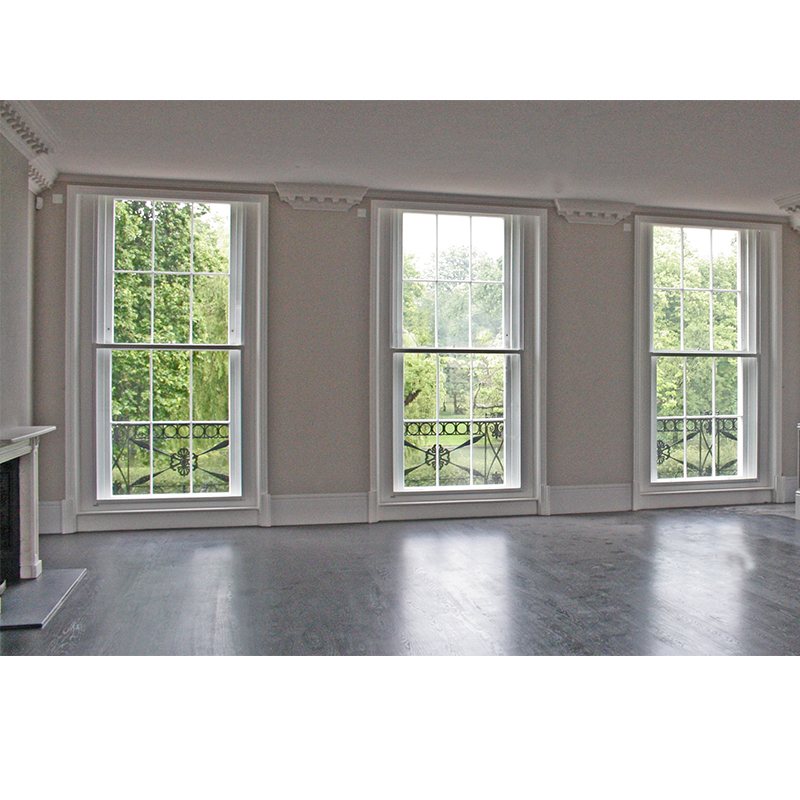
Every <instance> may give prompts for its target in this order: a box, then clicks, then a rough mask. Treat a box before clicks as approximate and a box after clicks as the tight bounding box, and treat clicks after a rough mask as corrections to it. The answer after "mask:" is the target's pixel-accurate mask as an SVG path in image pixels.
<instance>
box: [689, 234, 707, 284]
mask: <svg viewBox="0 0 800 800" xmlns="http://www.w3.org/2000/svg"><path fill="white" fill-rule="evenodd" d="M683 286H684V288H685V289H708V288H710V287H711V231H710V230H709V229H708V228H684V230H683Z"/></svg>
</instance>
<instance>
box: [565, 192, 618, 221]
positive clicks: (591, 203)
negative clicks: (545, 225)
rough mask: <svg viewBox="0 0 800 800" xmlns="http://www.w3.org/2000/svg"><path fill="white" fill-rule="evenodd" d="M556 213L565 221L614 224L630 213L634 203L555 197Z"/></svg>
mask: <svg viewBox="0 0 800 800" xmlns="http://www.w3.org/2000/svg"><path fill="white" fill-rule="evenodd" d="M556 208H557V209H558V213H559V214H560V215H561V216H562V217H565V218H566V220H567V222H588V223H589V224H590V225H616V224H617V223H618V222H619V221H620V220H622V219H625V218H626V217H629V216H630V215H631V212H632V211H633V208H634V203H617V202H611V201H608V200H562V199H561V198H560V197H557V198H556Z"/></svg>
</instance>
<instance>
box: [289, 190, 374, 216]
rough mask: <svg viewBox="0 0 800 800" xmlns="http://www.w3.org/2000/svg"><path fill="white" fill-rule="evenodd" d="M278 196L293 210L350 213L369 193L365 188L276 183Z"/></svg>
mask: <svg viewBox="0 0 800 800" xmlns="http://www.w3.org/2000/svg"><path fill="white" fill-rule="evenodd" d="M275 188H276V189H277V190H278V196H279V197H280V198H281V200H283V201H284V202H285V203H288V204H289V205H290V206H291V207H292V208H299V209H307V210H311V211H348V210H349V209H351V208H352V207H353V206H355V205H358V204H359V203H360V202H361V201H362V200H363V199H364V195H365V194H366V193H367V187H365V186H334V185H329V184H322V183H276V184H275Z"/></svg>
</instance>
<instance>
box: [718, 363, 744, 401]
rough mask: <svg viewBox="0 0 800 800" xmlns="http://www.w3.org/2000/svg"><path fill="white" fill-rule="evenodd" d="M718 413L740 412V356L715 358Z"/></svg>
mask: <svg viewBox="0 0 800 800" xmlns="http://www.w3.org/2000/svg"><path fill="white" fill-rule="evenodd" d="M714 361H715V372H716V389H715V392H716V405H717V408H716V413H717V414H738V413H739V364H740V363H741V362H740V360H739V359H738V358H715V359H714Z"/></svg>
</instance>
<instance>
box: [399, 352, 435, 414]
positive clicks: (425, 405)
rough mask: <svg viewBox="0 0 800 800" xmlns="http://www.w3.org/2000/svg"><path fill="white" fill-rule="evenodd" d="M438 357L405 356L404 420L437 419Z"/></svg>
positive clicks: (411, 354) (412, 354) (416, 354)
mask: <svg viewBox="0 0 800 800" xmlns="http://www.w3.org/2000/svg"><path fill="white" fill-rule="evenodd" d="M437 359H438V356H436V355H433V354H431V353H404V354H403V418H404V419H436V377H437V375H436V370H437V363H438V361H437Z"/></svg>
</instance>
